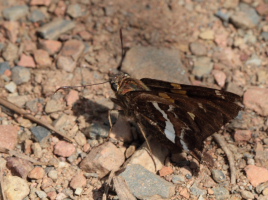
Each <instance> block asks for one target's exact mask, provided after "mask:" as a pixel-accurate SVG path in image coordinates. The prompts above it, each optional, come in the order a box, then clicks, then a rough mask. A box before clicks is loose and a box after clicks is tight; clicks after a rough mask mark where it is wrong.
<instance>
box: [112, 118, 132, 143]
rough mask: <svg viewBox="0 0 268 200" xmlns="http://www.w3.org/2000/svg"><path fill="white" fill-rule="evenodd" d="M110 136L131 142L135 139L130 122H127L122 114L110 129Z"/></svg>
mask: <svg viewBox="0 0 268 200" xmlns="http://www.w3.org/2000/svg"><path fill="white" fill-rule="evenodd" d="M109 137H110V138H115V139H117V140H120V141H123V142H131V141H132V140H133V136H132V133H131V130H130V125H129V122H127V120H126V119H125V118H124V117H123V116H122V115H119V117H118V119H117V121H116V123H115V125H114V126H113V127H112V129H111V131H110V135H109Z"/></svg>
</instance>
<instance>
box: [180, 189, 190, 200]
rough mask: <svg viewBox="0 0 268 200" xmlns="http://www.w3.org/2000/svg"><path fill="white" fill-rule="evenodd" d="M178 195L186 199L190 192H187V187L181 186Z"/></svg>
mask: <svg viewBox="0 0 268 200" xmlns="http://www.w3.org/2000/svg"><path fill="white" fill-rule="evenodd" d="M180 195H181V196H183V197H184V198H186V199H189V198H190V193H189V191H188V189H187V188H182V189H181V190H180Z"/></svg>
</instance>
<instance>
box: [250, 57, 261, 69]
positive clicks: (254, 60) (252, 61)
mask: <svg viewBox="0 0 268 200" xmlns="http://www.w3.org/2000/svg"><path fill="white" fill-rule="evenodd" d="M246 65H249V66H256V67H260V66H261V65H262V60H261V59H260V58H258V57H257V56H256V55H253V56H252V57H251V58H250V59H248V60H247V61H246Z"/></svg>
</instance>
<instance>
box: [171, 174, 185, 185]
mask: <svg viewBox="0 0 268 200" xmlns="http://www.w3.org/2000/svg"><path fill="white" fill-rule="evenodd" d="M172 182H173V183H175V184H178V183H183V182H185V178H184V176H182V175H174V176H173V177H172Z"/></svg>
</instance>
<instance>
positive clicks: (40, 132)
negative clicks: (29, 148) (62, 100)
mask: <svg viewBox="0 0 268 200" xmlns="http://www.w3.org/2000/svg"><path fill="white" fill-rule="evenodd" d="M31 132H32V134H33V135H34V137H35V139H36V141H38V142H41V141H43V139H45V138H47V137H48V136H49V135H50V134H51V133H50V131H49V130H48V129H46V128H44V127H43V126H34V127H32V128H31Z"/></svg>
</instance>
